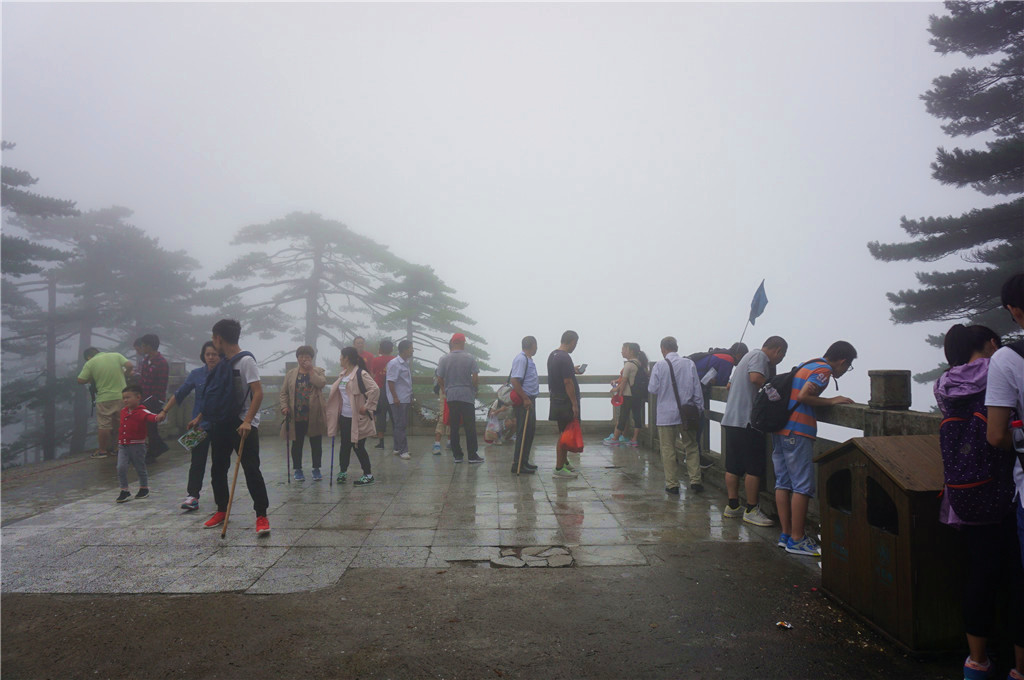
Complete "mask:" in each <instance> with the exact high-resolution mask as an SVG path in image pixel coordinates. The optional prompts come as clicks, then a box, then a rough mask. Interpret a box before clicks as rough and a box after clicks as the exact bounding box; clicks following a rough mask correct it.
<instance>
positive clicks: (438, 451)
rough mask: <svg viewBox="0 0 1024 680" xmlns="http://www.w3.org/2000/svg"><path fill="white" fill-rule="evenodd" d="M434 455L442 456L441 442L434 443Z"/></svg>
mask: <svg viewBox="0 0 1024 680" xmlns="http://www.w3.org/2000/svg"><path fill="white" fill-rule="evenodd" d="M434 455H435V456H440V455H441V442H434Z"/></svg>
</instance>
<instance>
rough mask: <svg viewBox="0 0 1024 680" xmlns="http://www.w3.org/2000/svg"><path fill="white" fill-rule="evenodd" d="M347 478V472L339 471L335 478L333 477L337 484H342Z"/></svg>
mask: <svg viewBox="0 0 1024 680" xmlns="http://www.w3.org/2000/svg"><path fill="white" fill-rule="evenodd" d="M347 480H348V473H347V472H339V473H338V477H337V479H335V481H336V482H338V484H344V483H345V482H346V481H347Z"/></svg>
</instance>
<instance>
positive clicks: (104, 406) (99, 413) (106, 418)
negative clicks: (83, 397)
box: [96, 399, 124, 430]
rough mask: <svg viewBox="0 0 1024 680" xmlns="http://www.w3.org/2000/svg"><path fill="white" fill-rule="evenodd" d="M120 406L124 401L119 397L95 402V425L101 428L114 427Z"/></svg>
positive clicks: (110, 428) (108, 428)
mask: <svg viewBox="0 0 1024 680" xmlns="http://www.w3.org/2000/svg"><path fill="white" fill-rule="evenodd" d="M122 406H124V402H123V401H122V400H120V399H113V400H111V401H98V402H96V427H98V428H99V429H101V430H113V429H116V427H117V421H118V420H120V418H119V417H118V416H120V414H121V407H122Z"/></svg>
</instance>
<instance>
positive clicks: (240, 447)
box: [220, 430, 249, 538]
mask: <svg viewBox="0 0 1024 680" xmlns="http://www.w3.org/2000/svg"><path fill="white" fill-rule="evenodd" d="M247 436H249V431H248V430H246V431H245V432H243V433H242V436H241V438H240V439H239V440H238V460H236V461H235V477H234V479H232V480H231V493H230V494H229V495H228V509H227V510H226V511H225V512H224V526H223V527H222V528H221V530H220V537H221V538H224V536H226V535H227V533H228V517H230V516H231V502H232V501H233V500H235V485H236V484H238V468H240V467H241V466H242V451H244V450H245V438H246V437H247Z"/></svg>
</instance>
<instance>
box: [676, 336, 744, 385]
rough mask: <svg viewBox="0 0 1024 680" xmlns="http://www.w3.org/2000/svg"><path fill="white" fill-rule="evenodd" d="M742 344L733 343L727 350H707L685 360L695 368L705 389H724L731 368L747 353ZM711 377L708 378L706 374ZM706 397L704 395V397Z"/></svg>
mask: <svg viewBox="0 0 1024 680" xmlns="http://www.w3.org/2000/svg"><path fill="white" fill-rule="evenodd" d="M748 351H749V350H748V349H747V346H746V345H744V344H743V343H742V342H736V343H733V345H732V347H730V348H729V349H714V348H712V349H709V350H708V351H707V352H697V353H695V354H690V355H689V356H687V357H686V358H687V359H689V360H691V361H692V362H693V365H694V366H695V367H696V368H697V376H698V377H699V378H700V381H701V384H702V385H704V386H705V387H712V386H717V387H725V386H726V385H728V384H729V378H730V376H731V375H732V369H733V366H735V365H736V364H737V363H738V362H739V360H740V359H742V358H743V357H745V356H746V355H747V353H748ZM709 373H710V374H711V377H710V378H708V374H709ZM706 396H707V395H705V397H706Z"/></svg>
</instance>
